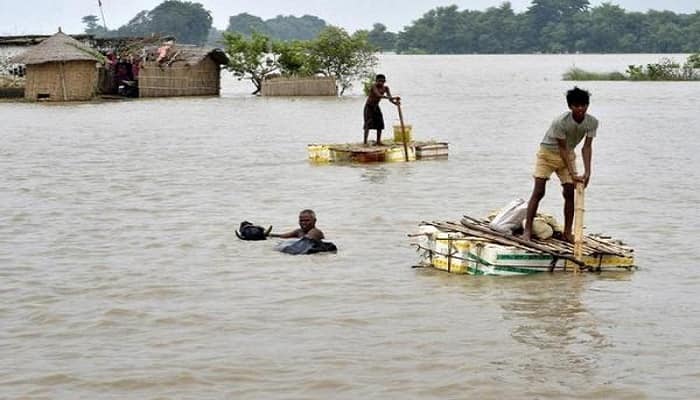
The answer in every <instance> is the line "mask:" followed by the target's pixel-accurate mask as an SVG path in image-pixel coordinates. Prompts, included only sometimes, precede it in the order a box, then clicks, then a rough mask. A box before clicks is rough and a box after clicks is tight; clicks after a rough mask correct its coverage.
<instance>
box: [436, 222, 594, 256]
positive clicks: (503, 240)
mask: <svg viewBox="0 0 700 400" xmlns="http://www.w3.org/2000/svg"><path fill="white" fill-rule="evenodd" d="M460 222H461V223H462V225H457V224H453V223H444V224H440V223H432V224H429V225H433V226H436V227H440V225H442V226H445V227H447V228H448V229H451V230H453V231H457V232H463V233H467V234H469V233H470V229H471V230H472V231H477V232H480V233H482V236H483V237H485V238H487V239H489V240H492V241H494V242H497V243H500V244H505V245H507V246H508V245H510V246H512V245H513V244H514V243H515V244H518V245H521V246H524V247H526V248H528V249H530V250H531V251H532V250H535V251H539V252H542V253H545V254H549V255H551V256H553V257H557V258H562V259H565V260H569V261H571V262H573V263H576V264H580V265H583V263H582V262H581V261H579V260H578V259H576V258H575V257H571V256H569V255H567V254H563V253H559V252H556V251H552V250H550V249H548V248H547V247H545V246H542V245H539V244H536V243H533V242H532V241H528V240H523V239H521V238H519V237H517V236H513V235H509V234H507V233H501V232H497V231H494V230H492V229H490V228H485V227H482V226H479V225H477V224H470V223H469V221H468V220H465V219H462V221H460Z"/></svg>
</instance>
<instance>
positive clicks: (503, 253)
mask: <svg viewBox="0 0 700 400" xmlns="http://www.w3.org/2000/svg"><path fill="white" fill-rule="evenodd" d="M420 228H421V229H420V230H421V233H420V234H416V235H411V236H414V237H416V238H419V240H418V241H417V242H416V243H412V245H414V246H415V247H416V248H417V249H418V250H419V251H420V252H421V258H420V262H419V265H420V266H426V267H432V268H436V269H439V270H443V271H447V272H452V273H456V274H469V275H527V274H533V273H539V272H555V271H573V270H574V269H575V267H578V269H579V270H580V271H592V272H604V271H632V270H634V269H636V267H635V265H634V250H633V249H632V248H630V247H629V246H626V245H625V244H624V243H622V242H621V241H619V240H614V239H612V238H610V237H608V236H604V235H599V234H591V235H585V236H584V243H583V256H582V257H581V258H580V259H576V258H575V257H574V255H573V250H574V247H573V245H572V244H571V243H568V242H565V241H562V240H558V239H555V238H550V239H547V240H537V239H534V240H531V241H527V240H523V239H521V238H520V237H518V236H514V235H511V234H508V233H502V232H499V231H496V230H494V229H492V228H490V227H489V221H488V220H480V219H475V218H471V217H468V216H464V218H462V220H461V221H459V222H449V221H445V222H422V223H421V225H420Z"/></svg>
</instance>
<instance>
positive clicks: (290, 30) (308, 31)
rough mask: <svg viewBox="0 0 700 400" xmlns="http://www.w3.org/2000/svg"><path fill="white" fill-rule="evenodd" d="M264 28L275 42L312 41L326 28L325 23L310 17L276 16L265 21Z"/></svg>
mask: <svg viewBox="0 0 700 400" xmlns="http://www.w3.org/2000/svg"><path fill="white" fill-rule="evenodd" d="M265 26H266V27H267V29H268V31H269V32H270V34H271V37H272V38H273V39H276V40H285V41H287V40H312V39H314V38H315V37H316V36H318V34H319V33H321V31H322V30H323V29H324V28H325V27H326V21H324V20H322V19H320V18H318V17H314V16H311V15H304V16H302V17H295V16H293V15H288V16H283V15H278V16H277V17H275V18H273V19H269V20H267V21H265Z"/></svg>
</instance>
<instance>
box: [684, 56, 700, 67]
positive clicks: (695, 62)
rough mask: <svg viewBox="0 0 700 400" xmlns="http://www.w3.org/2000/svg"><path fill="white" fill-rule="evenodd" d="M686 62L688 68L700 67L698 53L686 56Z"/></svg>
mask: <svg viewBox="0 0 700 400" xmlns="http://www.w3.org/2000/svg"><path fill="white" fill-rule="evenodd" d="M687 64H688V65H689V66H690V68H695V69H700V53H695V54H691V55H690V56H689V57H688V62H687Z"/></svg>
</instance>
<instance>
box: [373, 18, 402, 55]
mask: <svg viewBox="0 0 700 400" xmlns="http://www.w3.org/2000/svg"><path fill="white" fill-rule="evenodd" d="M396 38H397V35H396V34H395V33H393V32H388V31H387V30H386V26H385V25H384V24H380V23H376V24H374V26H373V27H372V30H371V31H369V33H367V40H368V41H369V42H370V44H372V45H373V46H375V47H378V48H380V49H382V50H385V51H386V50H394V49H395V48H396Z"/></svg>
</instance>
